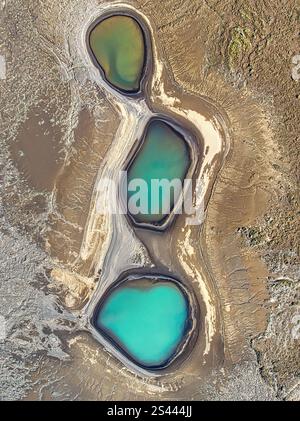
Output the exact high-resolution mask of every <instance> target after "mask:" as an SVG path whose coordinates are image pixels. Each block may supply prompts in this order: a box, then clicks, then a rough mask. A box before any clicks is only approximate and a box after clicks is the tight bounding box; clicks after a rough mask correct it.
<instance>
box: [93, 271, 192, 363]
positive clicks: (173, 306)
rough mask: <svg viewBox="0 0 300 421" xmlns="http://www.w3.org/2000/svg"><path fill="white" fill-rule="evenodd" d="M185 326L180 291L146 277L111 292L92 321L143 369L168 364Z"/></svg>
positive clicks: (185, 313) (184, 299) (186, 310)
mask: <svg viewBox="0 0 300 421" xmlns="http://www.w3.org/2000/svg"><path fill="white" fill-rule="evenodd" d="M189 322H190V312H189V305H188V302H187V297H186V296H185V294H184V293H183V291H182V290H181V288H180V287H179V286H178V285H177V284H176V283H175V282H171V281H167V280H161V281H160V280H159V281H158V280H154V279H152V278H146V277H143V278H139V279H135V280H134V281H132V280H131V281H127V282H126V281H124V282H122V283H121V284H120V285H119V286H118V287H116V288H114V289H113V290H112V292H111V293H108V294H107V296H106V298H105V300H104V302H102V304H101V305H100V307H98V310H97V311H96V314H95V318H94V324H95V327H96V328H97V330H99V331H100V332H103V333H104V335H105V337H106V338H108V339H109V340H110V342H112V343H113V345H117V348H119V349H121V351H122V352H123V353H125V354H126V355H127V356H129V358H130V359H131V360H133V361H134V362H136V363H137V364H138V365H140V366H143V367H146V368H161V367H164V366H165V365H166V364H168V362H169V361H170V360H171V359H172V358H173V357H174V355H175V354H176V352H177V350H178V348H179V347H180V345H181V344H182V342H183V340H184V338H185V337H186V333H187V330H188V329H189V326H190V323H189Z"/></svg>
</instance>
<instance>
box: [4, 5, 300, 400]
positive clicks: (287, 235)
mask: <svg viewBox="0 0 300 421" xmlns="http://www.w3.org/2000/svg"><path fill="white" fill-rule="evenodd" d="M96 3H97V2H96V1H95V2H90V3H89V5H87V4H86V2H85V1H84V0H80V1H77V2H74V1H71V0H63V1H53V0H51V1H50V0H49V1H48V0H45V1H43V2H42V3H39V4H38V5H37V4H36V2H34V1H31V0H29V1H28V2H26V4H24V2H22V1H19V0H16V1H14V2H7V3H6V4H5V5H4V8H3V10H2V15H1V18H0V19H1V25H0V28H1V29H0V54H3V55H4V56H5V58H6V61H7V68H8V73H7V78H6V80H5V82H4V81H1V80H0V91H1V94H0V101H1V103H0V113H1V122H0V127H1V134H2V136H1V145H2V146H1V148H2V149H1V155H0V165H1V176H0V177H1V195H2V203H1V206H3V209H4V213H5V215H6V220H7V224H8V226H9V227H14V228H16V229H17V230H18V232H19V233H20V235H22V236H25V237H26V238H30V239H31V241H32V242H33V244H37V245H40V246H41V247H42V248H43V249H44V250H46V251H47V253H48V256H49V260H48V261H47V262H46V263H45V266H46V267H47V268H48V269H49V271H51V270H52V271H53V269H54V272H52V274H53V279H52V280H49V278H48V272H47V273H45V272H44V271H40V272H39V273H38V274H36V273H35V272H29V273H26V277H27V278H28V279H29V280H30V282H31V283H33V284H36V285H37V288H39V289H42V290H43V291H44V290H45V291H46V293H47V294H49V291H52V292H53V293H54V294H55V295H56V296H57V297H58V301H61V302H62V303H63V304H64V306H66V307H68V308H70V309H77V308H79V307H80V306H82V304H83V303H84V302H85V301H86V300H87V298H88V296H89V294H90V292H91V290H92V289H93V282H92V281H91V280H90V279H89V276H90V275H91V273H92V264H93V262H92V261H88V262H85V263H84V264H83V263H82V262H81V260H80V259H79V258H78V254H79V250H80V246H81V241H82V233H83V228H84V225H85V222H86V218H87V215H88V211H89V202H90V197H91V194H92V189H93V183H94V180H95V178H96V176H97V171H98V168H99V166H100V165H101V162H102V159H103V157H104V156H105V152H106V151H107V149H108V147H109V145H110V143H111V142H112V139H113V135H114V133H115V130H116V127H117V126H118V119H117V118H116V114H115V112H114V110H112V109H111V108H110V107H109V106H108V104H107V103H106V101H105V96H104V95H103V93H101V92H99V90H98V89H97V88H96V87H95V85H94V84H93V83H91V82H89V81H87V80H86V79H85V77H86V73H85V71H84V70H82V69H81V68H80V66H81V65H82V64H81V63H80V62H78V57H77V56H76V52H75V51H73V49H72V48H73V47H72V44H71V43H70V42H68V41H70V39H71V38H72V37H74V31H76V28H78V22H80V21H81V22H83V21H84V17H85V16H86V13H88V10H89V9H92V7H93V6H94V5H95V4H96ZM99 3H100V2H99ZM129 3H130V4H133V5H135V6H136V7H137V9H139V10H141V11H142V12H143V13H145V14H146V15H147V17H148V18H149V19H150V22H151V24H153V26H154V28H155V30H156V31H157V38H158V39H159V41H160V43H161V47H162V49H163V51H164V56H165V58H166V63H165V65H166V66H167V67H168V69H169V72H170V74H172V75H174V80H175V83H176V84H178V85H179V86H180V87H182V88H183V89H184V90H186V91H187V92H192V93H194V94H200V95H204V96H208V97H210V98H212V99H213V100H214V102H215V103H216V104H218V106H219V107H220V109H222V111H223V112H224V113H225V114H226V115H227V117H228V119H229V121H230V129H231V148H230V153H229V155H228V156H227V159H226V163H225V165H224V167H223V169H222V171H221V173H220V174H219V177H218V180H217V182H216V185H215V188H214V191H213V194H212V196H211V199H210V202H209V205H208V209H207V219H206V222H205V226H204V230H203V232H202V237H201V239H202V241H203V242H204V244H205V252H206V255H207V256H206V257H207V260H208V261H209V262H210V269H211V272H212V274H213V277H214V279H215V283H216V286H217V289H218V295H219V300H220V303H221V311H222V317H223V321H224V338H225V352H226V361H227V363H226V366H225V371H224V372H223V371H218V372H216V373H212V374H211V378H209V379H207V380H205V381H204V380H203V379H200V378H195V379H194V380H193V381H192V382H190V381H189V382H188V386H186V387H184V384H185V379H184V378H183V376H181V374H180V373H179V374H178V376H177V377H176V378H175V379H174V381H173V382H170V384H159V383H155V382H152V381H145V380H143V381H142V380H140V379H138V378H134V379H133V377H132V376H130V375H128V373H126V372H124V373H123V374H122V377H121V379H122V381H120V382H118V383H116V381H115V379H116V372H117V373H118V372H119V371H120V372H121V371H124V370H122V367H121V366H120V365H119V364H118V363H116V362H115V361H114V360H113V359H112V358H111V357H109V356H108V355H107V354H106V353H105V352H103V351H102V349H101V348H99V346H98V345H97V343H95V341H94V340H93V339H91V338H90V337H89V336H88V334H86V333H83V334H82V335H78V333H76V332H75V333H74V332H73V331H72V332H68V333H65V334H64V335H61V336H59V333H57V335H58V337H59V338H61V340H62V343H63V350H64V351H65V352H67V353H68V354H70V358H69V360H68V361H64V359H59V357H57V355H56V358H55V359H53V354H51V353H50V352H49V347H48V349H47V348H46V347H44V345H43V346H42V345H41V346H40V347H39V348H38V349H39V352H41V356H40V359H39V366H38V368H37V369H34V370H35V371H34V374H33V377H32V379H31V380H28V381H27V380H26V382H25V380H24V383H22V384H21V383H20V387H19V389H20V390H18V393H16V383H15V384H12V385H11V386H10V387H11V389H9V387H8V386H7V383H5V385H6V389H7V390H11V392H10V396H9V397H12V398H14V397H17V398H26V393H27V399H30V398H33V399H63V398H65V397H66V396H68V397H69V398H72V399H156V398H160V399H184V398H187V397H188V398H191V397H192V398H193V399H220V398H224V399H243V398H246V399H248V398H249V399H261V398H263V399H268V398H271V399H276V398H279V399H293V400H299V369H300V367H299V364H300V361H299V352H298V350H299V334H298V332H297V325H296V323H297V320H299V319H297V317H298V316H299V315H300V308H299V250H298V245H299V222H298V221H299V190H298V183H299V178H298V177H299V133H300V127H299V125H300V118H299V117H300V116H299V94H300V91H299V89H300V88H299V86H300V85H299V82H297V81H295V80H293V79H292V77H291V69H292V61H291V60H292V57H293V56H294V55H295V54H300V45H299V44H300V43H299V36H300V25H299V24H300V2H299V1H296V0H290V1H286V2H284V4H283V2H281V1H280V0H272V1H269V2H262V1H250V0H243V1H242V0H226V1H220V0H212V1H209V0H206V1H200V0H197V1H191V0H166V1H164V2H160V1H131V2H129ZM66 44H67V46H68V48H66ZM45 98H48V99H49V103H50V105H49V106H47V107H46V108H47V110H48V111H47V118H44V115H43V113H44V112H45ZM36 115H38V116H39V121H41V120H45V121H46V123H44V124H45V125H46V127H45V128H46V129H47V130H48V132H47V133H46V134H45V132H44V131H43V130H44V126H43V125H39V123H37V122H36ZM40 116H41V117H40ZM35 137H36V138H41V139H40V140H41V141H43V145H39V147H38V148H37V149H36V155H33V154H30V162H29V161H26V159H28V158H27V155H28V154H29V152H30V150H31V148H32V147H33V146H34V141H33V139H35ZM50 137H51V142H50ZM37 141H38V140H35V142H37ZM20 151H21V153H20ZM47 156H48V160H47ZM41 159H42V160H44V162H46V161H47V166H46V167H45V171H46V172H47V174H48V177H46V179H45V180H44V179H43V177H44V175H45V172H44V171H43V170H42V166H41V162H40V160H41ZM22 160H23V161H22ZM32 160H33V161H32ZM34 160H35V161H34ZM41 174H42V176H41ZM2 181H3V183H2ZM53 185H55V191H54V193H53V194H51V193H49V190H51V189H52V186H53ZM12 209H13V210H12ZM1 232H2V234H3V238H4V235H6V236H10V235H12V234H11V233H10V228H9V229H8V228H6V225H5V224H4V223H3V224H2V226H1ZM5 238H6V237H5ZM199 242H200V239H199ZM99 244H100V245H101V241H100V243H99ZM2 253H3V256H4V257H5V256H6V255H5V253H7V256H8V257H9V256H10V253H11V252H9V251H6V249H5V247H3V250H2ZM4 260H5V259H4ZM4 260H3V261H4ZM22 261H23V260H22ZM24 262H25V263H24V265H25V266H27V267H28V266H29V265H33V266H36V265H35V263H34V262H35V260H33V257H31V255H30V254H29V251H28V257H27V260H26V257H25V258H24ZM70 274H71V275H72V276H73V277H72V279H73V281H72V282H73V283H72V282H71V283H70V276H71V275H70ZM14 276H16V275H14ZM74 276H75V278H76V283H74ZM11 278H12V279H14V278H13V277H12V276H11ZM27 278H26V279H27ZM55 281H56V282H55ZM45 284H46V286H45ZM20 294H21V292H20ZM295 316H296V317H295ZM298 323H299V321H298ZM57 330H58V329H56V331H55V332H57ZM52 333H53V332H52ZM55 334H56V333H55ZM33 344H34V345H33ZM34 346H36V342H35V341H32V350H31V348H30V349H29V351H28V353H29V354H28V355H31V354H33V353H34ZM51 349H52V348H51ZM14 352H16V351H15V350H14ZM11 364H12V366H11V367H8V368H7V370H8V372H9V370H13V369H14V366H13V363H11ZM20 370H21V368H20ZM25 371H26V370H25ZM103 373H105V375H104V374H103ZM100 378H101V380H99V379H100ZM3 379H4V380H3ZM0 381H5V382H7V372H5V373H1V376H0ZM33 382H34V383H33ZM269 386H270V387H271V388H269ZM3 390H4V389H3ZM5 396H6V395H5Z"/></svg>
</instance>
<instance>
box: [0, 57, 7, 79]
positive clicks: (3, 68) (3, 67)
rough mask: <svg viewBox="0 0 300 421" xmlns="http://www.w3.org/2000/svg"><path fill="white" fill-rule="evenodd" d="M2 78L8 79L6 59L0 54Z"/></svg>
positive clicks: (0, 74) (0, 73) (0, 76)
mask: <svg viewBox="0 0 300 421" xmlns="http://www.w3.org/2000/svg"><path fill="white" fill-rule="evenodd" d="M0 79H1V80H4V79H6V59H5V56H3V55H0Z"/></svg>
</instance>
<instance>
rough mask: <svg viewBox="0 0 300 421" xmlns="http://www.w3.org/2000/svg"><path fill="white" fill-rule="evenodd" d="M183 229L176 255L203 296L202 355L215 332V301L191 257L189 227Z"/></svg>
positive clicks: (194, 255)
mask: <svg viewBox="0 0 300 421" xmlns="http://www.w3.org/2000/svg"><path fill="white" fill-rule="evenodd" d="M183 230H185V231H186V233H185V234H184V240H183V241H178V246H179V247H178V251H177V253H178V257H179V261H180V264H181V266H182V267H183V269H184V271H185V272H186V273H187V275H188V276H190V277H191V279H193V282H195V283H196V284H197V286H198V288H199V290H200V294H201V296H202V298H203V301H204V303H205V307H206V314H205V339H206V345H205V350H204V355H207V354H208V352H209V350H210V344H211V342H212V340H213V337H214V335H215V333H216V308H215V303H214V302H213V299H212V296H211V291H210V288H209V285H208V284H207V281H206V279H205V277H204V276H203V275H202V274H201V272H200V270H198V269H197V265H196V264H195V263H196V262H193V261H192V259H197V252H196V250H195V248H194V246H193V245H192V240H191V234H192V230H191V227H185V228H184V229H183Z"/></svg>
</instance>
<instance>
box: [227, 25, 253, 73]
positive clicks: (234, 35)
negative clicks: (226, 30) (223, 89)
mask: <svg viewBox="0 0 300 421" xmlns="http://www.w3.org/2000/svg"><path fill="white" fill-rule="evenodd" d="M250 47H251V31H250V29H249V28H242V27H240V26H237V27H235V28H233V29H232V31H231V39H230V42H229V45H228V61H229V67H230V68H231V69H232V68H234V67H235V65H236V62H237V61H238V59H239V57H240V56H241V54H243V53H244V52H245V51H247V50H248V49H249V48H250Z"/></svg>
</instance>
